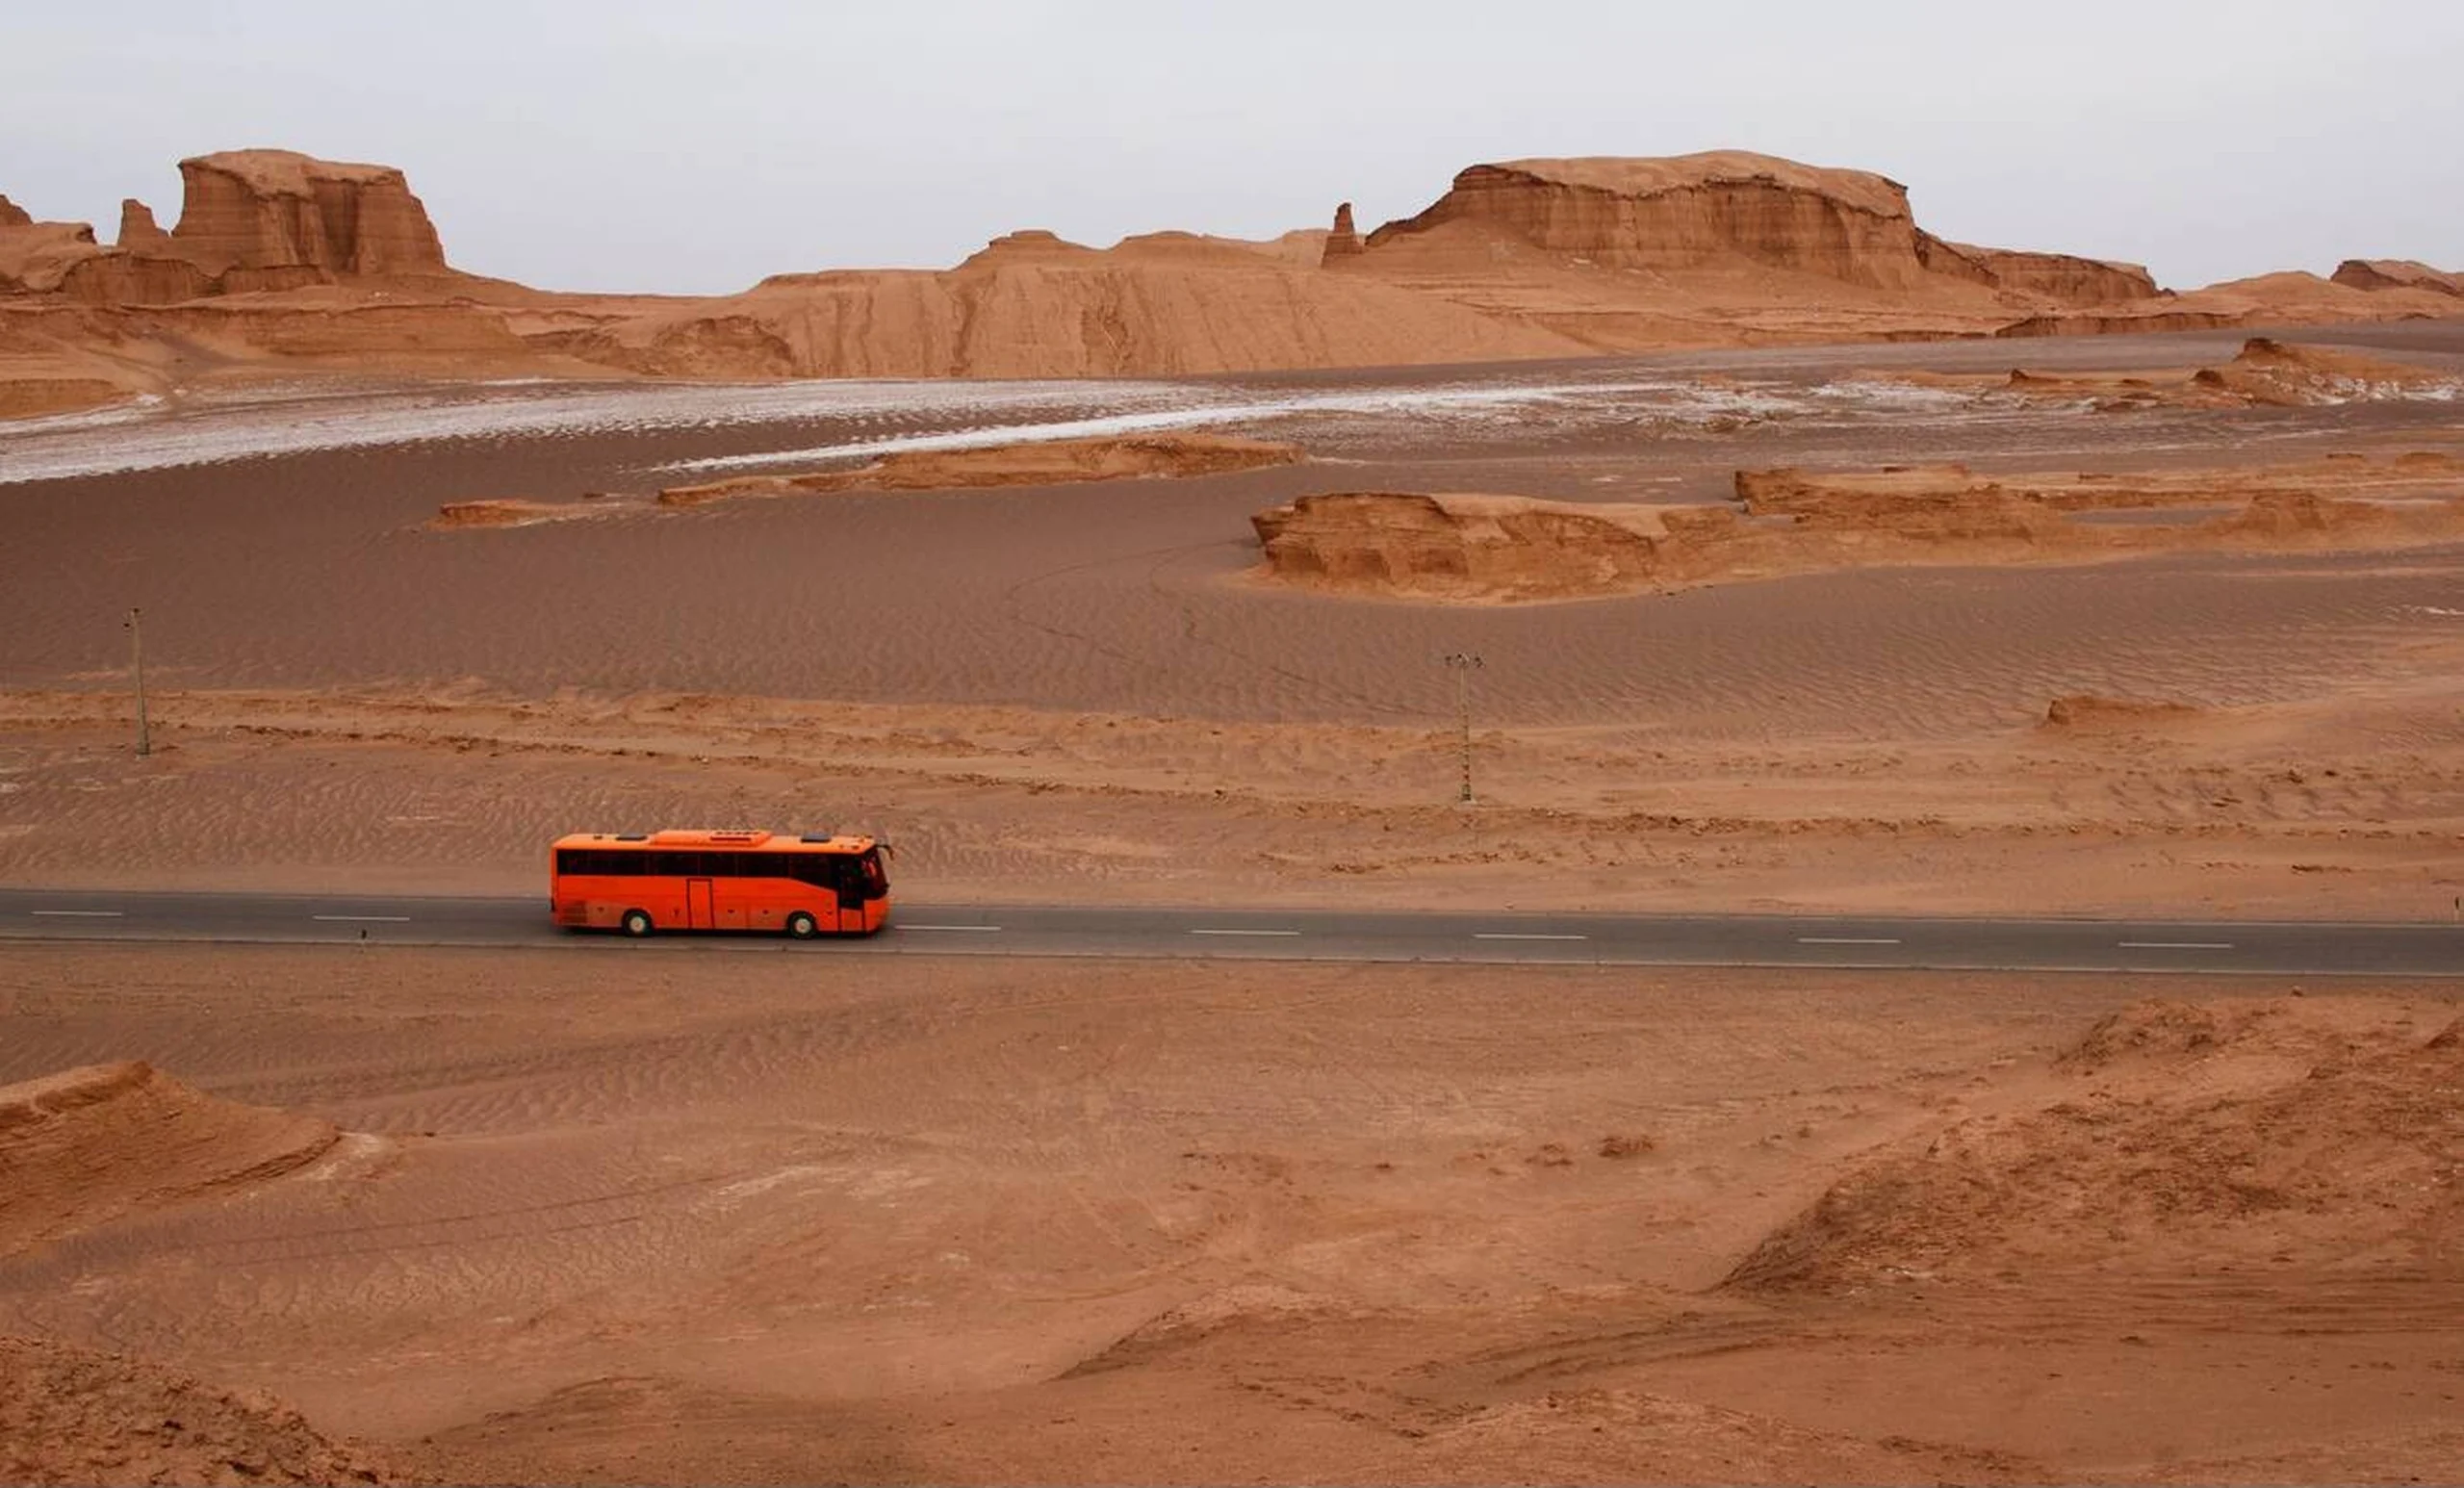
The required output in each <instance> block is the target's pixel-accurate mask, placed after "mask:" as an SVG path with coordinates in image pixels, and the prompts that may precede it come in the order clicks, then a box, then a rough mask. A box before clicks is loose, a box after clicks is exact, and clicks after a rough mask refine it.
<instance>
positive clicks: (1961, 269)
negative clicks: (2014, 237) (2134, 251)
mask: <svg viewBox="0 0 2464 1488" xmlns="http://www.w3.org/2000/svg"><path fill="white" fill-rule="evenodd" d="M1916 238H1917V242H1916V251H1917V256H1918V257H1919V258H1920V259H1922V260H1923V261H1924V264H1925V267H1926V268H1928V269H1932V270H1933V271H1934V272H1936V273H1938V274H1946V275H1949V276H1951V277H1954V278H1960V279H1965V280H1968V281H1970V282H1972V283H1976V284H1983V285H1989V286H1990V287H1992V288H1994V289H1997V290H2006V291H2009V292H2011V293H2013V294H2016V295H2027V296H2029V297H2031V298H2037V299H2048V300H2053V301H2056V302H2057V303H2060V304H2064V305H2116V304H2120V303H2122V302H2124V301H2127V300H2134V299H2152V298H2154V297H2155V296H2156V295H2158V294H2160V293H2162V292H2161V291H2159V290H2158V289H2157V287H2156V280H2155V277H2154V276H2153V275H2151V274H2149V273H2148V271H2147V270H2146V269H2143V268H2141V267H2140V266H2139V265H2137V264H2117V263H2113V262H2110V261H2108V260H2105V259H2100V258H2081V257H2080V256H2078V255H2077V254H2075V253H2033V252H2028V251H2025V250H2022V249H2017V248H1980V247H1978V246H1976V245H1975V244H1966V243H1945V242H1943V241H1942V240H1941V239H1939V238H1937V237H1935V236H1934V235H1933V234H1931V233H1926V232H1919V233H1918V234H1917V235H1916Z"/></svg>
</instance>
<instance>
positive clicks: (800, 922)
mask: <svg viewBox="0 0 2464 1488" xmlns="http://www.w3.org/2000/svg"><path fill="white" fill-rule="evenodd" d="M819 934H821V922H820V921H819V920H817V919H814V918H813V917H812V916H811V915H809V914H807V913H806V912H805V911H802V910H798V911H796V912H795V913H793V914H790V915H788V916H787V937H788V938H789V939H791V940H809V939H811V938H812V937H813V936H817V935H819Z"/></svg>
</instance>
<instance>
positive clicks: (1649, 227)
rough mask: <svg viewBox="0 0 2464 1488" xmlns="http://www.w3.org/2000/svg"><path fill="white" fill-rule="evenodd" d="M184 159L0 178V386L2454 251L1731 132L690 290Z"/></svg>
mask: <svg viewBox="0 0 2464 1488" xmlns="http://www.w3.org/2000/svg"><path fill="white" fill-rule="evenodd" d="M181 173H182V178H183V181H184V183H185V196H184V202H183V208H182V211H181V214H180V218H179V221H178V223H177V225H176V226H175V227H174V228H173V229H172V230H171V231H170V232H168V233H165V232H163V231H162V229H161V228H160V226H159V225H158V224H156V222H155V221H154V217H153V214H152V213H151V212H150V211H148V210H147V209H146V208H145V206H144V205H143V204H142V203H141V202H137V201H133V200H132V201H128V202H125V203H123V205H122V208H121V213H120V222H119V235H118V243H117V244H116V246H113V247H108V248H106V247H103V246H101V245H99V244H96V242H95V241H94V233H93V231H92V229H91V228H90V227H88V226H86V225H85V224H82V223H52V222H37V221H34V220H32V218H30V217H29V215H28V214H26V213H25V212H23V211H21V210H18V209H17V208H15V207H14V206H13V205H11V204H9V203H7V202H6V200H5V198H0V296H5V298H6V299H7V301H8V307H7V308H8V310H9V312H10V313H9V315H8V317H7V321H8V322H9V323H8V324H7V325H6V326H0V408H6V409H10V410H13V411H19V412H22V411H24V410H27V409H39V410H44V411H54V410H58V409H61V408H64V407H68V406H77V405H80V404H81V403H90V402H94V401H108V400H109V399H110V398H111V397H112V396H114V390H116V392H117V393H118V394H121V395H125V394H131V393H138V392H154V393H161V392H165V391H168V390H169V389H171V388H173V387H176V386H179V385H181V384H182V383H183V381H184V380H193V379H195V378H198V377H210V376H218V375H221V374H222V370H227V371H228V372H230V373H231V374H233V375H253V374H257V373H261V372H269V371H277V370H283V369H286V368H293V369H296V370H301V371H307V370H321V371H336V372H340V371H347V370H354V369H358V370H369V369H379V368H381V369H384V370H386V371H389V372H402V371H404V370H406V369H408V368H411V367H414V366H416V367H418V368H420V369H422V370H424V371H425V372H432V373H435V374H439V375H446V376H523V375H547V376H558V375H578V376H604V375H607V374H609V373H617V374H632V375H641V376H655V377H684V378H718V379H734V378H776V377H1103V376H1178V375H1193V374H1205V373H1215V372H1269V371H1283V370H1299V369H1324V368H1343V367H1376V366H1405V365H1428V364H1433V363H1447V362H1489V361H1503V360H1513V359H1528V358H1549V357H1577V356H1585V355H1597V354H1604V353H1605V354H1619V353H1626V352H1632V351H1644V350H1655V349H1663V348H1670V347H1681V346H1703V347H1707V346H1745V345H1760V344H1770V343H1784V342H1791V341H1794V342H1837V341H1901V340H1918V339H1931V338H1945V337H1985V336H1993V335H2005V336H2032V335H2071V334H2088V333H2105V332H2128V331H2159V330H2179V329H2190V328H2197V327H2209V326H2220V325H2258V324H2269V325H2296V324H2324V323H2330V322H2336V321H2385V320H2396V319H2405V318H2412V317H2422V316H2427V317H2445V316H2457V315H2464V293H2459V292H2458V291H2457V290H2456V289H2455V288H2453V287H2451V286H2447V285H2446V281H2447V280H2449V279H2451V278H2452V277H2453V276H2443V275H2440V274H2439V273H2438V271H2437V270H2434V269H2424V268H2423V267H2422V266H2419V265H2396V264H2388V263H2378V262H2371V263H2367V264H2358V265H2348V266H2347V268H2346V269H2340V270H2339V278H2338V280H2336V281H2334V282H2330V281H2329V280H2327V279H2324V278H2322V277H2320V276H2318V275H2315V274H2303V273H2287V274H2271V275H2262V276H2259V277H2257V278H2253V279H2246V280H2239V281H2235V282H2233V283H2230V284H2224V285H2212V286H2209V287H2208V288H2206V289H2202V290H2195V291H2191V292H2187V293H2185V294H2182V295H2178V296H2176V295H2170V294H2169V293H2166V292H2161V291H2158V290H2157V289H2156V288H2155V286H2154V284H2153V282H2152V281H2151V280H2150V279H2149V278H2148V276H2147V274H2146V272H2145V270H2143V269H2139V268H2137V267H2135V266H2131V265H2126V264H2111V263H2106V262H2103V261H2101V260H2096V259H2091V258H2083V257H2077V256H2073V255H2069V254H2062V253H2044V252H2022V251H2015V250H2009V249H1998V248H1984V247H1974V246H1970V245H1967V244H1954V243H1950V242H1947V241H1945V240H1943V239H1940V238H1938V237H1936V236H1935V235H1933V234H1930V233H1927V232H1925V231H1924V230H1923V229H1921V228H1920V227H1918V226H1917V224H1916V222H1915V220H1914V218H1913V217H1912V214H1911V211H1910V207H1909V201H1908V192H1907V191H1906V189H1905V188H1903V187H1901V186H1900V185H1899V184H1898V183H1897V182H1894V181H1891V180H1889V179H1887V178H1886V177H1884V176H1880V175H1876V174H1873V173H1871V172H1867V171H1859V170H1836V169H1825V168H1819V167H1811V166H1805V165H1800V164H1797V163H1795V162H1792V161H1786V160H1780V159H1775V158H1773V157H1770V156H1764V155H1754V154H1747V153H1743V152H1737V151H1724V152H1715V153H1709V154H1702V155H1690V156H1682V157H1678V158H1674V159H1665V160H1653V159H1612V158H1588V159H1564V160H1522V161H1508V162H1504V163H1502V164H1492V165H1479V166H1474V167H1471V168H1469V169H1467V170H1465V171H1463V172H1462V173H1461V174H1459V175H1458V176H1456V177H1455V179H1454V182H1453V185H1452V188H1451V189H1450V190H1449V191H1448V192H1446V193H1445V194H1444V195H1443V196H1441V197H1440V198H1439V199H1438V200H1437V201H1436V202H1434V203H1433V204H1432V205H1431V206H1430V207H1429V208H1428V209H1427V210H1426V211H1424V212H1423V213H1421V214H1419V215H1418V216H1416V217H1413V218H1408V219H1406V220H1403V221H1400V222H1390V223H1388V224H1387V225H1385V226H1383V227H1380V228H1378V229H1377V230H1376V231H1375V232H1373V233H1371V234H1369V235H1368V236H1367V237H1366V238H1363V237H1362V235H1361V234H1360V232H1359V230H1358V227H1357V225H1356V224H1355V222H1354V221H1353V219H1352V215H1351V211H1350V205H1349V203H1346V204H1344V205H1343V206H1342V207H1340V208H1338V209H1337V211H1336V213H1335V216H1334V221H1333V226H1332V228H1331V229H1325V228H1307V229H1300V230H1296V231H1293V232H1288V233H1284V234H1282V235H1281V236H1279V237H1276V238H1273V239H1270V240H1265V241H1248V240H1242V239H1233V238H1219V237H1211V236H1206V235H1201V234H1195V233H1187V232H1156V233H1146V234H1142V235H1138V236H1134V237H1130V238H1125V239H1123V240H1121V241H1120V242H1119V243H1118V244H1115V245H1113V246H1112V247H1109V248H1097V247H1092V246H1087V245H1082V244H1073V243H1069V242H1066V241H1065V240H1063V239H1062V238H1060V237H1058V236H1056V235H1054V234H1053V233H1050V232H1042V231H1032V230H1031V231H1023V232H1017V233H1013V234H1010V235H1008V236H1006V237H1003V238H1000V239H996V240H994V241H993V242H992V243H991V244H988V245H987V246H986V247H985V248H984V249H983V250H982V251H980V252H978V253H976V254H974V255H972V256H970V257H969V258H968V259H967V260H966V261H965V262H964V263H962V264H960V265H958V266H956V267H955V268H953V269H948V270H945V271H939V272H930V271H921V270H883V271H829V272H808V273H792V274H783V275H779V276H775V277H773V278H770V279H766V280H764V281H762V282H761V283H760V284H759V285H757V286H756V287H755V288H754V289H752V290H750V291H747V292H745V293H743V294H739V295H724V296H716V297H707V298H685V297H680V296H679V297H650V296H606V297H599V296H588V295H554V296H550V295H543V294H541V293H540V292H536V291H532V290H528V289H526V288H524V287H523V286H520V285H513V284H505V283H501V282H499V281H491V280H483V279H478V278H475V277H471V276H467V275H462V274H457V273H455V272H454V271H452V270H451V269H449V268H448V267H447V266H446V260H445V254H444V251H443V248H442V246H441V245H440V244H439V243H438V240H437V234H436V231H435V228H434V226H433V224H432V223H430V221H429V220H428V218H427V214H426V212H425V210H424V208H423V207H422V206H421V204H420V201H419V199H418V198H417V197H416V196H414V195H412V194H411V192H410V188H409V185H408V183H407V182H406V181H405V180H404V178H403V176H402V173H401V172H400V171H398V170H395V169H392V168H390V167H381V166H357V165H340V164H335V163H331V162H325V161H319V160H314V159H311V158H310V157H308V156H305V155H298V154H294V153H291V152H287V151H279V150H250V151H239V152H233V153H228V154H219V155H204V156H198V157H195V158H193V159H191V160H188V161H185V162H183V163H182V165H181ZM1329 265H1333V266H1340V267H1341V269H1342V270H1343V271H1341V272H1338V273H1327V272H1324V271H1322V270H1323V269H1325V268H1326V267H1327V266H1329ZM303 292H305V293H303ZM379 295H381V296H382V297H381V299H380V298H378V296H379ZM173 312H176V314H174V313H173ZM2340 374H2341V373H2340ZM2277 380H2281V379H2277ZM98 389H99V390H101V391H96V390H98ZM2325 391H2326V392H2327V393H2328V394H2329V395H2330V396H2343V395H2342V393H2341V392H2340V391H2338V390H2337V389H2335V388H2328V389H2326V390H2325ZM2191 393H2192V394H2193V395H2195V396H2196V397H2198V398H2222V397H2225V396H2227V395H2231V396H2240V395H2239V394H2236V393H2235V392H2234V390H2233V389H2230V388H2227V389H2224V390H2223V391H2222V392H2221V393H2220V392H2218V391H2217V390H2215V389H2194V390H2191ZM2186 396H2189V395H2186ZM2114 397H2115V398H2117V399H2118V400H2120V401H2124V402H2128V401H2133V400H2134V398H2135V390H2127V389H2124V390H2118V391H2117V392H2116V394H2115V395H2114ZM2137 400H2139V401H2143V399H2137Z"/></svg>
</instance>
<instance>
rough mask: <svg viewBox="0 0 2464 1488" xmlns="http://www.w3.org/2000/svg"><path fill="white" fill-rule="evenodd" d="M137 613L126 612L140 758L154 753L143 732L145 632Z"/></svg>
mask: <svg viewBox="0 0 2464 1488" xmlns="http://www.w3.org/2000/svg"><path fill="white" fill-rule="evenodd" d="M137 618H138V611H137V610H136V609H134V608H131V609H130V610H129V612H128V655H129V662H130V669H131V670H132V671H134V672H135V673H136V674H137V753H138V757H140V758H142V757H145V756H147V755H150V754H152V753H154V743H153V740H152V739H150V738H149V737H147V735H146V731H145V632H144V631H142V630H141V629H138V626H137Z"/></svg>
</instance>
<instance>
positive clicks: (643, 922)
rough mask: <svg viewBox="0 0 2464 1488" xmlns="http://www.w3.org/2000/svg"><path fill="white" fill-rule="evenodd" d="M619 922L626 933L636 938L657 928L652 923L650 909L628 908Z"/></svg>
mask: <svg viewBox="0 0 2464 1488" xmlns="http://www.w3.org/2000/svg"><path fill="white" fill-rule="evenodd" d="M617 924H619V925H620V926H622V927H623V928H624V931H625V934H627V935H629V936H633V937H634V938H636V939H639V938H640V937H641V936H647V935H649V934H650V933H651V931H652V930H653V929H654V928H655V927H654V926H653V925H652V924H651V915H650V911H648V910H627V911H625V917H624V918H623V919H621V920H619V921H617Z"/></svg>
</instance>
